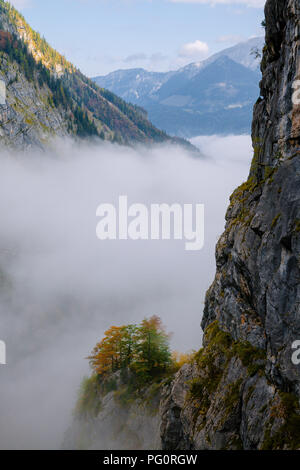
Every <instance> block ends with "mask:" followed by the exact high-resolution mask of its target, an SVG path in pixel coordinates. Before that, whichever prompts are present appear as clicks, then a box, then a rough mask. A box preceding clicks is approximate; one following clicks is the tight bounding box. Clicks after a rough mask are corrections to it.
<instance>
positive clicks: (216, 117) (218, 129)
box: [93, 38, 263, 138]
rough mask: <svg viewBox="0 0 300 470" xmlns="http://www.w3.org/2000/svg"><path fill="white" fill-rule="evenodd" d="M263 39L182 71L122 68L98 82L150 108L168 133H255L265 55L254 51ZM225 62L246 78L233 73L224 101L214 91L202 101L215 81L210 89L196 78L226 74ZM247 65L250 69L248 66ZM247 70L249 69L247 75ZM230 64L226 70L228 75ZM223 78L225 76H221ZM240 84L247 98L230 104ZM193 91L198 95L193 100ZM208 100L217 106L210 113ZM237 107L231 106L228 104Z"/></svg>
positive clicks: (157, 123) (243, 44)
mask: <svg viewBox="0 0 300 470" xmlns="http://www.w3.org/2000/svg"><path fill="white" fill-rule="evenodd" d="M262 46H263V40H262V38H254V39H251V40H249V41H247V42H245V43H241V44H240V45H237V46H234V47H232V48H229V49H225V50H224V51H221V52H219V53H217V54H214V55H213V56H211V57H210V58H208V59H206V60H204V61H202V62H199V63H192V64H189V65H187V66H185V67H182V68H180V69H179V70H177V71H171V72H167V73H157V72H147V71H145V70H144V69H129V70H119V71H116V72H112V73H111V74H108V75H107V76H106V77H96V78H94V79H93V80H94V81H95V82H96V83H98V84H99V85H101V86H104V87H106V88H108V89H110V90H112V91H113V92H115V93H117V94H119V95H120V96H122V97H123V98H125V99H127V100H129V101H132V102H133V103H135V104H137V105H139V106H142V107H143V108H144V109H146V111H147V112H148V115H149V118H150V119H151V120H152V122H154V123H155V124H156V125H158V126H159V127H160V128H162V129H164V130H165V131H166V132H169V133H171V134H175V135H178V136H181V137H185V138H191V137H195V136H197V135H205V134H206V135H207V134H215V133H217V134H228V133H229V134H230V133H234V134H242V133H250V127H251V114H252V106H253V104H254V102H255V100H256V98H257V95H258V93H259V88H258V82H259V79H260V74H259V69H258V65H259V57H258V56H257V54H256V55H255V54H254V55H251V54H250V52H251V50H253V49H255V50H256V49H262ZM222 60H223V61H224V60H228V61H231V63H232V65H233V64H235V65H234V66H235V67H236V69H239V74H238V75H239V76H240V77H241V78H240V81H238V80H237V77H236V75H235V74H234V72H233V70H232V73H231V75H230V74H227V75H228V82H229V83H228V90H227V89H226V87H224V88H223V93H224V103H222V100H220V99H218V100H214V96H213V95H212V94H210V97H209V102H206V103H205V104H201V101H204V100H201V98H202V97H201V95H202V94H204V96H205V93H206V94H207V93H209V89H210V88H211V83H210V82H211V80H209V79H207V82H206V88H205V87H204V88H203V87H202V89H201V90H200V89H199V88H198V87H197V83H196V77H197V76H199V77H200V76H205V74H206V73H207V72H206V71H207V69H210V68H212V69H213V68H214V67H215V68H216V70H215V71H214V72H213V73H212V77H214V76H215V77H217V76H218V75H219V74H220V67H219V65H220V63H221V62H222ZM246 65H247V66H248V67H246ZM241 71H244V72H245V73H244V74H243V73H242V72H241ZM225 73H226V67H225V64H224V69H223V70H222V71H221V75H225ZM220 81H221V80H220ZM232 83H234V88H235V94H236V95H245V92H244V90H245V87H248V92H247V95H246V99H243V100H242V102H241V101H239V102H233V103H227V98H226V96H227V94H228V92H230V89H229V88H230V87H231V88H232ZM191 91H192V94H193V96H194V98H195V97H196V102H195V100H193V99H191V96H190V95H191ZM207 103H208V104H209V106H211V107H213V108H214V112H209V110H208V109H207ZM229 105H232V106H231V108H229V110H228V109H226V107H227V106H229Z"/></svg>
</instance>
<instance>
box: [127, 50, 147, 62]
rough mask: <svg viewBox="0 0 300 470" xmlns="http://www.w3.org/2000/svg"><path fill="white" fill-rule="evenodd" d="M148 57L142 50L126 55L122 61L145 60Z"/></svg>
mask: <svg viewBox="0 0 300 470" xmlns="http://www.w3.org/2000/svg"><path fill="white" fill-rule="evenodd" d="M147 59H148V56H147V55H146V54H144V53H143V52H138V53H136V54H131V55H129V56H127V57H126V58H125V59H124V62H127V63H128V62H129V63H131V62H137V61H141V60H142V61H144V60H147Z"/></svg>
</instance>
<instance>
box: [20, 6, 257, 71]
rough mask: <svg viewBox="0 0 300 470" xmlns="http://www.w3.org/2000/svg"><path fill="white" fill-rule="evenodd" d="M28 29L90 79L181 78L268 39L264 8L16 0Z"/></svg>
mask: <svg viewBox="0 0 300 470" xmlns="http://www.w3.org/2000/svg"><path fill="white" fill-rule="evenodd" d="M11 3H13V4H14V5H15V7H16V8H18V9H19V10H20V11H21V12H22V14H23V15H24V16H25V18H26V20H27V21H28V22H29V24H30V25H31V26H32V27H33V28H34V29H35V30H37V31H39V32H40V33H41V34H42V35H44V36H45V38H46V39H47V40H48V42H49V43H50V44H51V45H52V46H53V47H55V48H56V49H57V50H58V51H59V52H61V53H62V54H64V55H65V56H66V57H67V58H68V59H69V60H70V61H71V62H73V63H74V64H75V65H76V66H77V67H79V68H80V69H81V71H82V72H83V73H85V74H86V75H88V76H90V77H94V76H97V75H105V74H107V73H109V72H112V71H114V70H117V69H128V68H136V67H143V68H145V69H147V70H151V71H168V70H175V69H178V68H179V67H181V66H184V65H187V64H188V63H191V62H195V61H200V60H203V59H205V58H207V57H209V56H210V55H211V54H213V53H215V52H218V51H220V50H222V49H224V48H226V47H230V46H232V45H234V44H236V43H238V42H241V41H243V40H247V39H249V38H251V37H253V36H262V35H263V29H262V27H261V22H262V20H263V18H264V13H263V6H264V4H265V0H51V2H45V1H43V2H41V1H40V0H12V2H11Z"/></svg>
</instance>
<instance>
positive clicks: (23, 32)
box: [0, 0, 193, 149]
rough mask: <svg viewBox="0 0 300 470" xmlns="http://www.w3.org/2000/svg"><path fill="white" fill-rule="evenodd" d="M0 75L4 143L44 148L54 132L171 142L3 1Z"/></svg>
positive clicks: (122, 140) (123, 140) (172, 140)
mask: <svg viewBox="0 0 300 470" xmlns="http://www.w3.org/2000/svg"><path fill="white" fill-rule="evenodd" d="M0 35H1V36H2V37H4V35H6V39H5V40H4V41H2V42H0V46H1V44H2V47H1V48H0V60H1V62H0V78H2V80H4V81H5V83H6V88H7V103H6V106H2V107H1V109H0V124H1V125H0V136H1V142H2V144H4V145H5V146H10V147H17V148H26V147H28V146H32V145H34V146H36V145H37V146H39V147H43V146H44V145H45V144H46V142H47V140H49V139H51V138H52V137H53V136H55V135H58V136H72V137H73V136H76V135H77V136H79V137H99V138H101V139H104V140H110V141H112V142H118V143H122V144H131V143H162V142H169V143H174V144H180V145H184V146H186V147H187V148H190V149H193V147H192V146H191V145H189V144H188V143H187V142H184V141H182V140H179V139H176V138H172V137H170V136H168V135H167V134H166V133H165V132H163V131H160V130H159V129H157V128H156V127H155V126H154V125H152V124H151V122H150V121H149V120H148V119H147V116H146V114H145V112H144V111H143V110H142V109H141V108H140V107H138V106H135V105H131V104H128V103H126V102H125V101H124V100H122V99H121V98H119V97H117V96H116V95H114V94H113V93H111V92H109V91H108V90H105V89H103V88H99V87H98V86H97V85H95V84H94V83H93V82H92V81H91V80H90V79H88V78H87V77H85V76H84V75H83V74H82V73H81V72H80V71H79V69H77V68H76V67H75V66H73V65H72V64H71V63H70V62H68V61H67V60H66V59H65V57H64V56H62V55H61V54H59V53H58V52H57V51H55V50H54V49H53V48H52V47H51V46H49V44H48V43H47V42H46V40H45V39H44V38H42V37H41V36H40V34H39V33H37V32H35V31H34V30H32V28H31V27H30V26H29V25H28V23H27V22H26V21H25V19H24V18H23V16H22V15H20V14H19V13H18V11H17V10H16V9H15V8H14V7H12V6H11V5H10V4H9V3H7V2H5V1H4V0H1V1H0Z"/></svg>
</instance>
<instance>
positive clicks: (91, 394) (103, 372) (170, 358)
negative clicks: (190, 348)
mask: <svg viewBox="0 0 300 470" xmlns="http://www.w3.org/2000/svg"><path fill="white" fill-rule="evenodd" d="M169 342H170V334H168V333H167V332H166V330H165V328H164V326H163V324H162V321H161V319H160V318H159V317H157V316H156V315H154V316H152V317H151V318H148V319H147V318H145V319H144V320H143V321H142V322H141V323H140V324H131V325H126V326H120V327H118V326H112V327H110V328H109V329H108V330H107V331H106V332H105V336H104V338H103V339H102V340H101V341H100V342H99V343H97V345H96V346H95V348H94V349H93V351H92V353H91V355H90V356H89V357H88V360H89V362H90V366H91V369H92V371H93V374H92V376H91V377H89V378H85V379H84V380H83V382H82V384H81V389H80V393H79V399H78V402H77V406H76V413H77V414H79V415H82V414H86V413H87V414H89V415H97V414H98V413H99V411H100V409H101V397H103V396H105V395H106V394H107V393H110V392H114V394H115V399H116V401H117V402H118V403H119V404H120V405H127V404H129V403H131V402H133V401H134V400H135V399H137V398H143V397H144V398H145V399H146V400H147V401H149V403H150V401H151V399H152V398H153V397H154V396H155V395H156V394H157V393H158V392H159V390H160V388H161V386H162V384H163V383H166V382H168V380H172V378H173V376H174V373H175V372H176V371H177V370H178V369H179V368H180V367H181V366H182V365H183V363H185V362H186V361H188V360H189V359H190V357H191V355H189V354H181V353H178V352H173V353H172V352H171V350H170V344H169ZM146 397H147V398H146Z"/></svg>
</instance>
